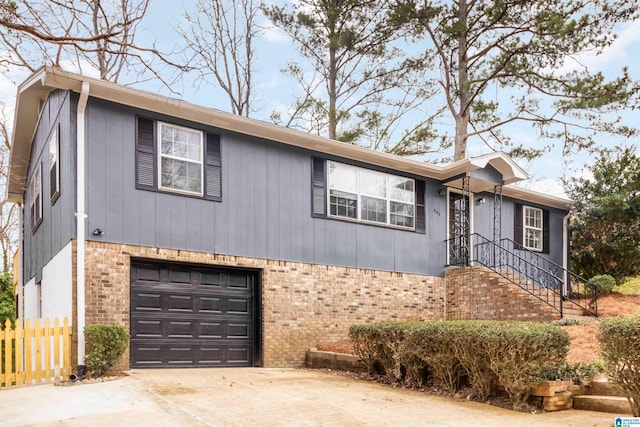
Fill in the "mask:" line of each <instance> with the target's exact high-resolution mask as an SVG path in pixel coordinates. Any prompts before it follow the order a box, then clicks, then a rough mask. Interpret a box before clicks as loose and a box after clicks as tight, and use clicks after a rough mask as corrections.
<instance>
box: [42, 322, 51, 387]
mask: <svg viewBox="0 0 640 427" xmlns="http://www.w3.org/2000/svg"><path fill="white" fill-rule="evenodd" d="M44 377H45V378H46V380H47V381H50V380H51V377H53V370H52V369H51V326H50V322H49V319H45V320H44Z"/></svg>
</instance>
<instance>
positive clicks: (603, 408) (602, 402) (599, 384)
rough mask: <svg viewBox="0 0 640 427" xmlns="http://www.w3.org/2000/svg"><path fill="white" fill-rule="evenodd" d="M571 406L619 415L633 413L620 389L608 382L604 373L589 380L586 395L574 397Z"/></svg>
mask: <svg viewBox="0 0 640 427" xmlns="http://www.w3.org/2000/svg"><path fill="white" fill-rule="evenodd" d="M573 408H574V409H584V410H588V411H599V412H608V413H611V414H619V415H633V411H632V410H631V405H630V404H629V401H628V400H627V398H626V397H625V395H624V393H623V392H622V390H620V389H618V388H617V387H614V386H613V384H611V383H609V381H607V378H606V376H604V375H601V376H600V377H598V378H595V379H594V380H593V381H592V382H591V386H590V387H589V391H588V395H586V396H577V397H575V398H574V402H573Z"/></svg>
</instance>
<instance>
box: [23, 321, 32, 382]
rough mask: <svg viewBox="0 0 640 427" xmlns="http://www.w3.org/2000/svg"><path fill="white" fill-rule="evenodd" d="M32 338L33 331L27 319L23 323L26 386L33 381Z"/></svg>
mask: <svg viewBox="0 0 640 427" xmlns="http://www.w3.org/2000/svg"><path fill="white" fill-rule="evenodd" d="M32 338H33V329H31V320H30V319H27V320H25V322H24V356H25V357H24V374H25V377H24V380H25V382H26V383H27V384H31V382H32V381H33V352H32V348H33V345H32V342H31V340H32Z"/></svg>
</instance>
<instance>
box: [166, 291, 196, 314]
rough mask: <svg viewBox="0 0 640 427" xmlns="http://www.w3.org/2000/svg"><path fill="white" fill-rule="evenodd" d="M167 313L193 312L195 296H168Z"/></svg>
mask: <svg viewBox="0 0 640 427" xmlns="http://www.w3.org/2000/svg"><path fill="white" fill-rule="evenodd" d="M167 297H168V301H167V304H166V307H167V311H184V312H188V313H191V312H192V311H193V300H194V296H193V295H168V296H167Z"/></svg>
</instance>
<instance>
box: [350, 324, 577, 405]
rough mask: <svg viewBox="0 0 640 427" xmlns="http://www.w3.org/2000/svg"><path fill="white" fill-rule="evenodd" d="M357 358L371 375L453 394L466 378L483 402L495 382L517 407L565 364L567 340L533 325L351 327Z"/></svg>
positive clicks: (554, 331)
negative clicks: (545, 374)
mask: <svg viewBox="0 0 640 427" xmlns="http://www.w3.org/2000/svg"><path fill="white" fill-rule="evenodd" d="M349 336H350V338H351V340H352V342H353V345H354V351H355V354H356V355H357V356H358V357H359V358H360V359H361V360H362V361H364V363H365V364H366V365H367V368H368V369H369V371H370V372H371V373H373V372H376V371H378V372H380V373H384V374H386V375H387V376H389V377H391V378H392V379H393V380H397V381H399V380H404V381H409V382H414V383H417V384H418V385H422V383H423V382H424V380H425V379H426V378H428V377H431V378H432V379H433V380H434V381H435V382H436V383H437V384H439V385H440V386H442V387H445V388H447V389H449V390H450V391H455V390H456V389H457V388H458V387H459V386H460V382H461V379H462V378H463V377H467V379H468V382H469V385H470V386H471V389H472V390H471V391H472V394H473V396H474V397H475V398H477V399H479V400H486V399H487V397H488V396H489V394H490V392H491V389H492V385H493V383H494V381H495V380H496V379H497V380H498V381H499V382H500V384H501V385H502V386H503V387H504V389H505V391H506V393H507V394H508V396H509V398H510V399H511V402H512V404H513V407H514V408H515V409H519V408H520V407H522V406H523V404H524V403H525V402H526V400H527V398H528V397H529V389H530V388H531V387H532V386H533V385H535V384H536V383H537V382H538V381H539V378H540V373H541V372H542V371H544V370H548V369H549V367H553V366H560V365H562V364H563V363H564V362H565V358H566V355H567V351H568V348H569V336H568V334H567V333H566V331H564V330H562V329H561V328H560V327H558V326H554V325H549V324H540V323H531V322H495V321H446V322H419V323H418V322H416V323H406V322H403V323H376V324H369V325H354V326H352V327H351V328H350V330H349Z"/></svg>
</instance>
